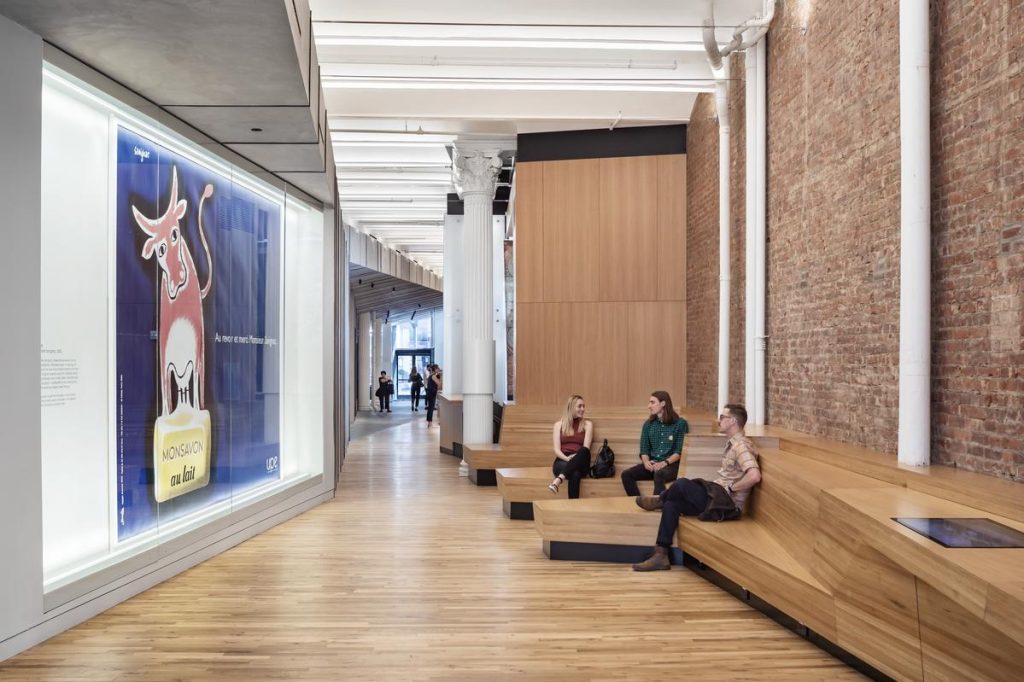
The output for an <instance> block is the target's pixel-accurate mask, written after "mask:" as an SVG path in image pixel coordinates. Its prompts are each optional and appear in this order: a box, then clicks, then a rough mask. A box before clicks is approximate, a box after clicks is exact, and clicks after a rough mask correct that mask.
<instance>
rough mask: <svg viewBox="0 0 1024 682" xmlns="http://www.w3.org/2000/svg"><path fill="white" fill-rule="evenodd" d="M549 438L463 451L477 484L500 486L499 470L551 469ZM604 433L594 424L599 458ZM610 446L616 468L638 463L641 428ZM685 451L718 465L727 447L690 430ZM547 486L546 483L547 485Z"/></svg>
mask: <svg viewBox="0 0 1024 682" xmlns="http://www.w3.org/2000/svg"><path fill="white" fill-rule="evenodd" d="M548 428H549V430H548V434H547V438H548V440H547V441H541V440H539V439H532V440H530V441H529V442H528V443H526V444H522V443H520V442H518V441H515V442H513V443H512V444H508V443H506V442H505V441H504V439H503V442H502V443H501V444H498V445H495V444H493V443H487V444H483V445H465V446H463V453H464V456H465V458H466V463H467V464H468V465H469V476H470V480H472V481H473V482H474V483H476V484H477V485H497V482H498V481H497V474H496V473H495V472H496V471H497V470H498V469H511V468H522V467H542V466H546V467H548V468H549V469H550V467H551V463H552V461H553V460H554V455H553V454H552V452H551V444H550V442H549V441H550V437H551V436H550V426H549V427H548ZM602 433H603V432H602V431H601V430H600V427H598V426H597V425H595V437H594V442H593V444H592V446H591V452H592V454H593V457H594V458H596V457H597V453H598V451H599V450H600V449H601V445H602V443H603V441H604V436H603V435H601V434H602ZM753 440H754V442H755V443H757V445H758V447H776V446H777V445H778V443H779V440H778V438H776V437H774V436H770V435H766V436H754V437H753ZM608 445H609V447H611V448H612V450H614V451H615V464H616V467H617V468H620V469H621V468H628V467H631V466H633V465H634V464H637V463H638V462H639V461H640V459H639V449H640V438H639V429H637V430H636V432H635V433H633V434H632V435H631V436H630V437H628V438H623V437H619V438H617V439H616V438H609V439H608ZM684 449H685V451H688V452H691V453H692V457H693V458H694V461H695V462H697V461H701V462H703V461H713V462H714V463H715V465H716V466H715V468H716V469H717V464H718V463H720V462H721V459H722V451H723V450H724V449H725V437H724V436H721V435H711V434H702V433H694V432H692V431H691V432H690V433H689V434H687V436H686V440H685V441H684ZM548 482H550V479H548ZM545 485H546V484H545Z"/></svg>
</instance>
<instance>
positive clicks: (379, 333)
mask: <svg viewBox="0 0 1024 682" xmlns="http://www.w3.org/2000/svg"><path fill="white" fill-rule="evenodd" d="M383 336H384V318H383V317H381V315H380V313H377V314H375V315H374V316H373V355H371V356H370V357H372V358H373V368H372V369H371V370H370V383H371V384H372V385H373V390H374V391H376V390H377V377H379V376H380V371H381V370H382V369H384V362H383V360H382V359H381V358H383V356H384V344H383V342H382V341H381V338H382V337H383Z"/></svg>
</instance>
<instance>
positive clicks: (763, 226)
mask: <svg viewBox="0 0 1024 682" xmlns="http://www.w3.org/2000/svg"><path fill="white" fill-rule="evenodd" d="M772 13H774V4H773V5H772ZM748 54H749V53H748ZM754 57H755V59H756V61H757V72H756V75H757V91H756V96H755V97H754V106H755V107H756V108H757V116H756V118H757V126H756V130H755V134H756V136H757V141H756V143H755V145H754V158H755V159H756V160H757V163H756V164H755V166H754V199H755V204H756V206H755V209H754V246H755V252H754V263H755V265H754V291H755V292H756V293H755V295H754V302H755V306H756V307H755V314H754V344H755V345H754V411H753V412H751V411H750V408H749V406H748V407H747V413H748V414H751V415H753V417H754V423H755V424H764V423H765V419H766V417H767V411H766V397H767V391H766V386H765V371H764V368H765V355H766V353H767V344H768V335H767V332H766V331H765V324H764V321H765V308H766V306H767V304H768V288H767V286H766V282H767V278H766V267H767V258H768V256H767V248H766V246H767V223H768V208H767V207H768V202H767V198H768V194H767V177H768V145H767V135H768V96H767V80H766V75H767V73H768V58H767V56H766V50H765V40H764V39H763V38H762V39H761V40H760V41H758V43H757V45H756V46H755V47H754ZM748 106H750V105H749V104H748ZM747 229H750V228H747Z"/></svg>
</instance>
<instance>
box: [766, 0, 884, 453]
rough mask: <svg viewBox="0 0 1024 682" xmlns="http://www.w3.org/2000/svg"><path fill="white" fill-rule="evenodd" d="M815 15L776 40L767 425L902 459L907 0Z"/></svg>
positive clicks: (772, 50)
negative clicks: (901, 36) (901, 40)
mask: <svg viewBox="0 0 1024 682" xmlns="http://www.w3.org/2000/svg"><path fill="white" fill-rule="evenodd" d="M808 7H809V5H807V3H791V2H782V3H779V5H778V9H777V14H776V19H775V22H774V23H773V25H772V30H771V31H770V33H769V36H768V39H769V42H768V204H767V207H768V239H769V240H770V243H769V244H768V250H767V253H768V274H767V278H768V282H767V287H768V309H767V313H766V324H767V334H768V336H769V340H768V356H767V359H766V363H767V374H768V376H767V391H768V395H767V417H768V422H769V423H771V424H775V425H778V426H783V427H789V428H794V429H798V430H800V431H805V432H810V433H813V434H817V435H820V436H824V437H827V438H833V439H836V440H841V441H845V442H850V443H860V444H864V445H867V446H869V447H873V448H876V449H879V450H883V451H886V452H895V448H896V428H897V399H898V382H897V378H898V371H899V368H898V360H899V222H900V217H899V216H900V195H899V190H900V187H899V180H900V166H899V154H900V144H899V90H898V85H899V65H898V59H897V51H896V49H895V48H896V46H897V45H898V27H897V24H898V3H879V2H868V1H866V0H855V1H851V0H817V1H816V2H815V3H814V4H813V8H812V11H809V10H808Z"/></svg>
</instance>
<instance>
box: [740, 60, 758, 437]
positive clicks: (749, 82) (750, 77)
mask: <svg viewBox="0 0 1024 682" xmlns="http://www.w3.org/2000/svg"><path fill="white" fill-rule="evenodd" d="M752 56H753V55H752V54H751V53H750V52H747V58H746V61H745V63H744V68H745V70H746V74H745V76H746V77H745V80H744V87H745V92H744V95H743V97H744V102H745V114H746V133H747V134H746V185H745V186H746V222H745V224H746V235H745V240H744V241H745V242H746V258H745V260H744V262H745V263H746V264H747V277H745V278H744V284H745V290H746V295H745V297H744V301H745V306H744V307H745V313H746V316H745V320H746V322H745V324H744V325H743V336H744V339H743V355H744V373H743V379H744V391H743V396H744V399H743V400H744V404H745V405H746V407H747V415H748V423H755V422H754V420H753V419H750V418H749V417H752V416H753V412H754V407H755V405H757V397H756V385H755V382H754V372H753V368H754V333H755V329H756V326H757V321H756V318H757V312H756V308H757V306H756V304H755V300H756V299H757V287H756V285H757V282H756V281H755V279H754V278H753V277H750V269H751V268H750V264H751V263H754V261H755V259H756V258H757V244H756V241H755V230H754V226H755V225H756V224H757V201H756V200H755V190H754V187H755V184H754V183H755V180H754V175H755V173H756V168H757V151H756V148H755V147H756V145H757V137H756V135H755V134H754V131H755V130H756V129H757V107H756V106H753V103H754V102H755V101H756V99H757V62H756V60H755V59H751V57H752Z"/></svg>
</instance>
